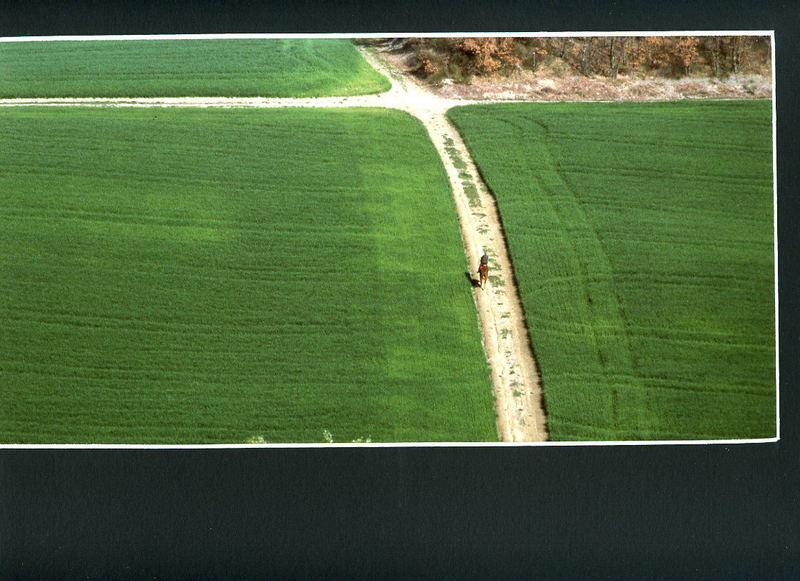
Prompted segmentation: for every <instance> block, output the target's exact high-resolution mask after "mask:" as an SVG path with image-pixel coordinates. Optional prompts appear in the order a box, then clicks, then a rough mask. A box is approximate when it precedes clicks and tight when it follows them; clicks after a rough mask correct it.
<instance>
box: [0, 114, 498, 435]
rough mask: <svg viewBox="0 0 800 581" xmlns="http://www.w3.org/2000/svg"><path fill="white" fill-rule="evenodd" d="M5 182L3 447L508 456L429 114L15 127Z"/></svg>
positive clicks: (49, 120)
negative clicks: (481, 450) (255, 443)
mask: <svg viewBox="0 0 800 581" xmlns="http://www.w3.org/2000/svg"><path fill="white" fill-rule="evenodd" d="M0 167H3V169H4V171H3V172H1V173H0V192H2V204H0V220H1V221H2V228H1V229H0V257H1V260H2V266H1V267H0V271H1V272H2V273H3V276H2V279H0V280H1V281H2V282H1V283H0V284H1V285H2V296H3V301H2V303H0V319H1V320H0V352H2V353H3V357H2V361H1V362H0V375H2V377H3V381H2V405H0V441H2V442H4V443H13V442H22V443H89V442H102V443H225V442H247V441H249V440H265V441H267V442H314V441H317V442H320V441H323V431H324V430H327V431H329V432H330V433H331V434H332V436H333V439H334V440H335V441H336V442H347V441H351V440H354V439H358V438H365V437H368V436H371V438H372V440H373V441H442V440H455V441H467V440H495V439H496V428H495V423H494V419H495V418H494V409H493V401H492V394H491V385H490V381H489V373H488V368H487V365H486V360H485V356H484V354H483V350H482V348H481V344H480V334H479V331H478V327H477V321H476V314H475V309H474V305H473V302H472V298H471V294H470V292H471V291H470V289H469V285H467V284H466V282H465V280H464V276H463V273H464V270H465V266H466V265H465V259H464V254H463V250H462V246H461V240H460V237H459V232H458V225H457V220H456V216H455V213H454V210H453V207H452V199H451V196H450V194H449V190H448V185H447V181H446V177H445V174H444V170H443V168H442V167H441V165H440V163H439V161H438V158H437V156H436V153H435V151H434V149H433V146H432V145H431V143H430V141H429V140H428V139H427V136H426V133H425V131H424V129H423V128H422V126H421V125H420V124H419V123H418V122H417V121H416V120H414V119H413V118H411V117H410V116H408V115H406V114H404V113H400V112H393V111H388V110H300V109H282V110H238V111H237V110H226V111H219V110H204V109H201V110H196V109H191V110H179V109H158V110H142V109H116V110H109V109H81V108H68V109H67V108H63V109H61V108H46V109H45V108H11V109H5V110H4V113H3V115H2V116H0Z"/></svg>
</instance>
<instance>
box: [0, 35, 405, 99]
mask: <svg viewBox="0 0 800 581" xmlns="http://www.w3.org/2000/svg"><path fill="white" fill-rule="evenodd" d="M388 89H389V81H388V80H387V79H386V78H384V77H383V76H381V75H380V74H378V73H377V72H376V71H375V70H374V69H373V68H372V67H371V66H370V65H369V64H368V63H367V62H366V61H365V60H364V58H363V57H362V56H361V55H360V54H359V53H358V51H357V50H356V48H355V46H354V45H353V44H352V42H350V41H349V40H344V39H326V38H317V39H277V38H273V39H199V40H186V39H167V40H151V39H145V40H92V41H47V42H8V43H0V98H8V97H186V96H203V97H206V96H223V97H320V96H327V95H358V94H366V93H379V92H382V91H386V90H388Z"/></svg>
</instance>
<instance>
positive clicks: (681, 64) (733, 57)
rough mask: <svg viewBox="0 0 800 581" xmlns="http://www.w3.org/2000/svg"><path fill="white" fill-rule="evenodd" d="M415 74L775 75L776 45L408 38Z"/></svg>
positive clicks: (460, 77)
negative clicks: (547, 69) (544, 69)
mask: <svg viewBox="0 0 800 581" xmlns="http://www.w3.org/2000/svg"><path fill="white" fill-rule="evenodd" d="M394 43H395V47H396V48H398V49H400V50H404V51H411V52H412V57H411V61H410V62H411V65H412V68H413V72H414V73H415V74H417V75H418V76H420V77H422V78H424V79H427V80H429V81H431V82H436V81H439V80H442V79H444V78H451V79H453V80H455V81H456V82H464V81H468V80H469V79H470V78H471V77H473V76H486V75H492V74H510V73H513V72H515V71H522V70H530V71H536V70H537V69H539V68H540V67H541V66H542V65H545V64H546V65H549V66H550V67H551V68H552V69H553V71H552V72H554V73H555V74H565V75H568V74H578V75H585V76H594V75H599V76H603V77H609V78H615V77H617V76H618V75H630V76H660V77H676V78H677V77H683V76H688V75H703V76H714V77H725V76H728V75H731V74H738V73H758V74H764V73H768V72H769V70H770V61H771V54H770V39H769V37H763V36H642V37H638V36H602V37H559V38H527V37H524V38H523V37H506V38H486V37H483V38H406V39H396V40H395V41H394Z"/></svg>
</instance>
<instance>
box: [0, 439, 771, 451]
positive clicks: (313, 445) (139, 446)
mask: <svg viewBox="0 0 800 581" xmlns="http://www.w3.org/2000/svg"><path fill="white" fill-rule="evenodd" d="M778 440H779V438H758V439H748V440H619V441H607V442H606V441H599V442H571V441H570V442H551V441H548V442H396V443H379V442H373V443H369V444H363V443H358V444H357V443H352V444H351V443H345V442H342V443H335V442H334V443H332V444H326V443H308V444H289V443H287V444H162V445H151V444H4V445H2V446H0V448H13V449H25V450H30V449H39V448H53V449H58V450H74V449H95V450H127V449H135V450H148V449H152V448H158V449H165V450H204V449H207V448H208V449H220V450H224V449H253V448H255V449H260V448H450V447H463V448H495V447H498V446H499V447H501V448H508V447H513V448H518V447H520V446H525V447H537V448H552V447H576V446H673V445H676V446H680V445H687V444H721V445H736V444H766V443H774V442H777V441H778Z"/></svg>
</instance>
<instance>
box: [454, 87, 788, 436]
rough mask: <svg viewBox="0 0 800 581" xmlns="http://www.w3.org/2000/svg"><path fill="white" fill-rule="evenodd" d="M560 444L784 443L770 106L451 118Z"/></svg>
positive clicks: (615, 107) (596, 108) (635, 106)
mask: <svg viewBox="0 0 800 581" xmlns="http://www.w3.org/2000/svg"><path fill="white" fill-rule="evenodd" d="M450 116H451V118H452V120H453V121H454V122H455V124H456V125H457V127H458V129H459V130H460V131H461V132H462V133H463V135H464V137H465V139H466V143H467V145H468V147H469V148H470V150H471V152H472V153H473V154H474V156H475V159H476V161H477V164H478V166H479V168H480V171H481V173H482V175H483V177H484V178H485V180H486V181H487V183H488V185H489V186H490V188H491V190H492V191H493V193H494V195H495V196H496V198H497V201H498V206H499V209H500V214H501V217H502V220H503V226H504V228H505V230H506V234H507V237H508V242H509V248H510V252H511V256H512V260H513V263H514V268H515V272H516V276H517V278H518V282H519V288H520V293H521V295H522V300H523V305H524V308H525V311H526V319H527V322H528V326H529V329H530V334H531V341H532V344H533V346H534V350H535V352H536V356H537V358H538V361H539V365H540V369H541V373H542V380H543V390H544V399H545V404H546V411H547V416H548V425H549V429H550V431H551V437H552V439H554V440H641V439H643V440H662V439H664V440H670V439H729V438H730V439H739V438H765V437H774V436H775V434H776V424H775V415H776V414H775V410H776V382H775V328H774V316H775V304H774V303H775V301H774V270H773V267H774V265H773V183H772V124H771V103H770V102H766V101H748V102H743V101H741V102H700V103H690V102H680V103H678V102H673V103H629V104H622V103H616V104H605V103H559V104H504V105H488V106H468V107H462V108H456V109H454V110H452V111H451V113H450Z"/></svg>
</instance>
